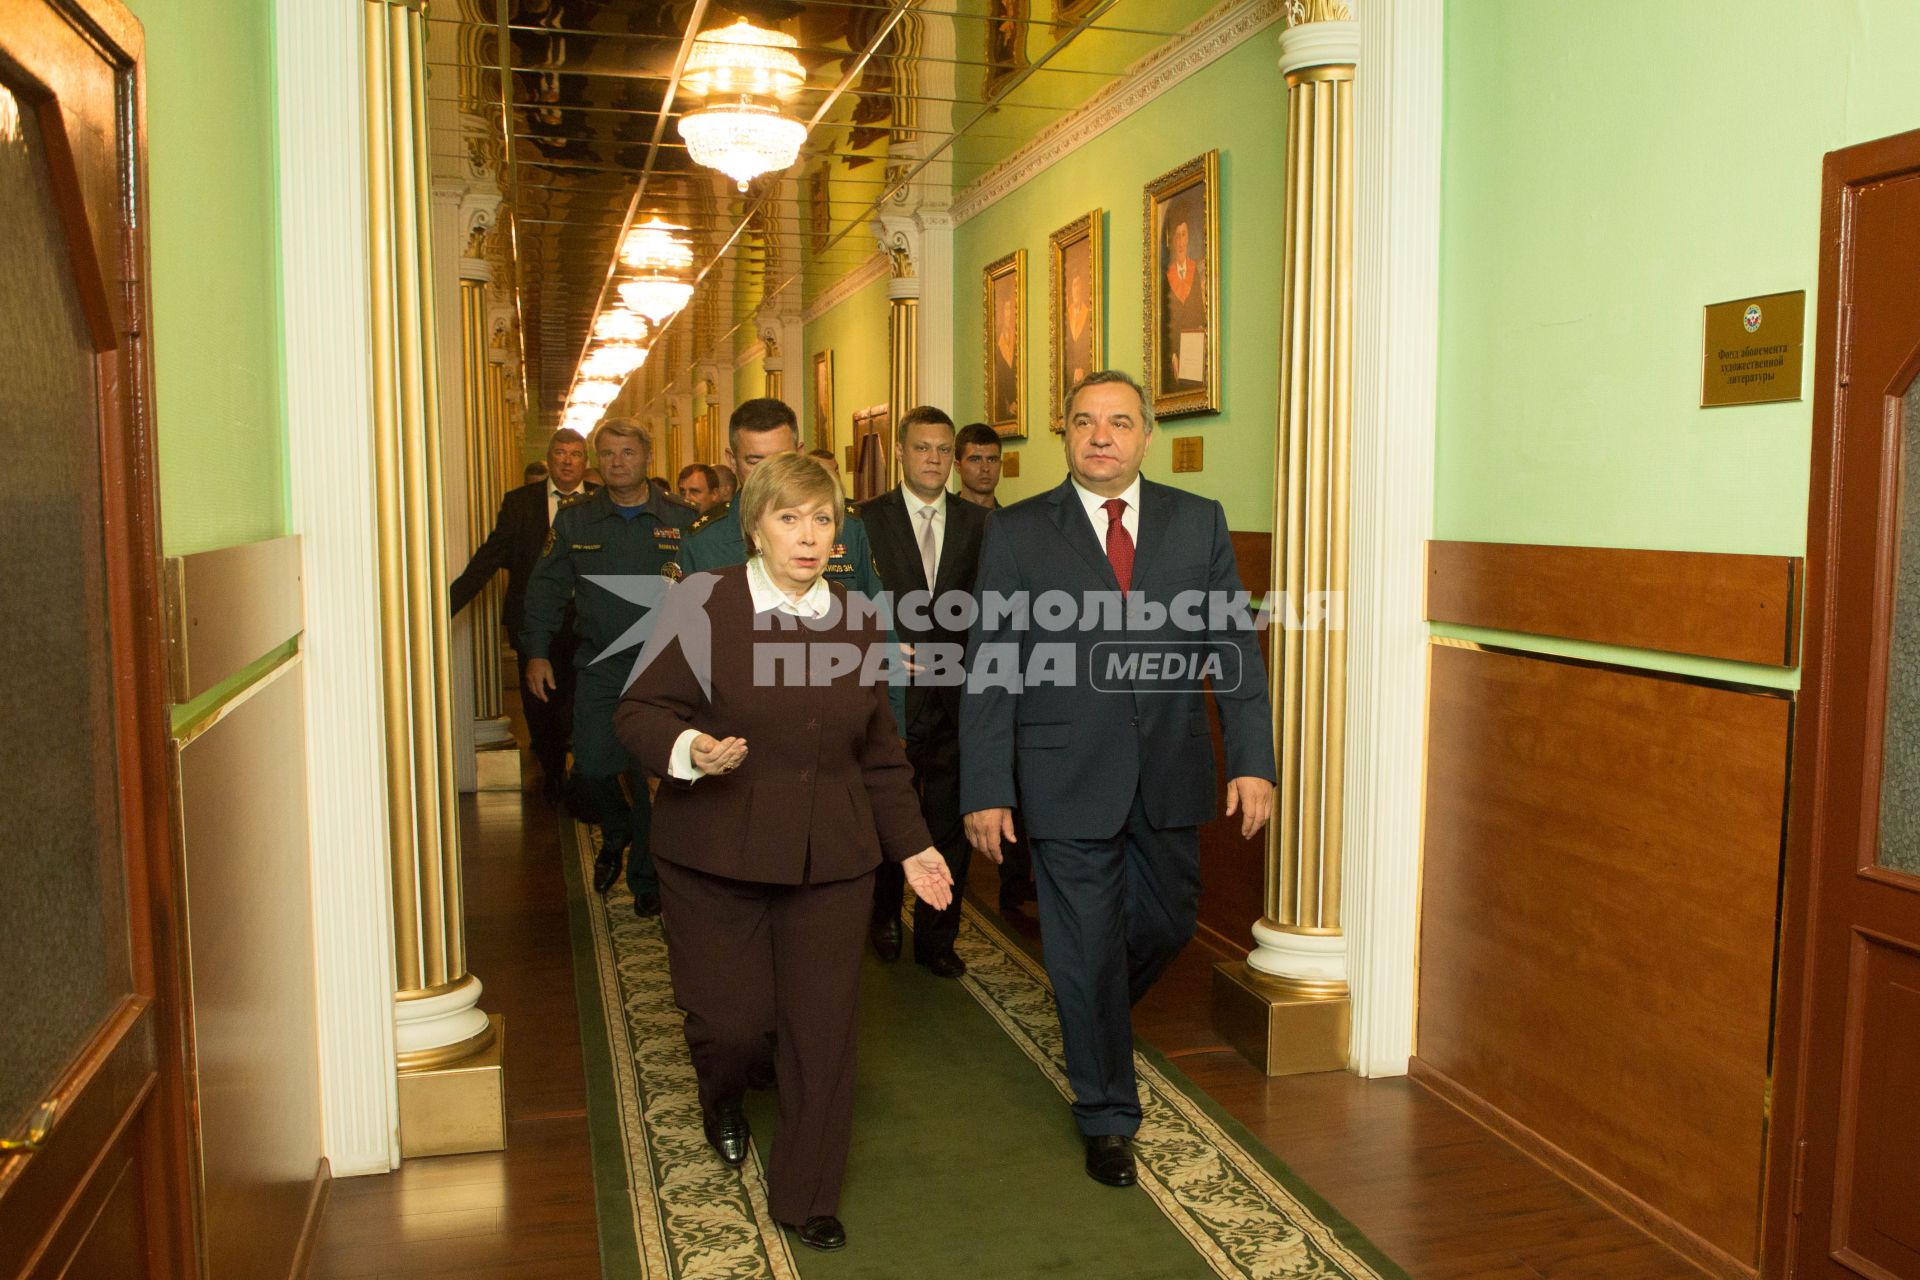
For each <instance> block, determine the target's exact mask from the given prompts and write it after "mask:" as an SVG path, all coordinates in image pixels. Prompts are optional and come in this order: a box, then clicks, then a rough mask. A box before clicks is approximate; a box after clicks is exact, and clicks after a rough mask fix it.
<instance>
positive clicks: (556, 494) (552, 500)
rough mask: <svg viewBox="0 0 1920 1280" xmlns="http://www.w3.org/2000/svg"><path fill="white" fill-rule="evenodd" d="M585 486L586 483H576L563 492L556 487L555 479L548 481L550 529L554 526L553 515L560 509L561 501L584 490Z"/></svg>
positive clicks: (548, 523) (548, 519)
mask: <svg viewBox="0 0 1920 1280" xmlns="http://www.w3.org/2000/svg"><path fill="white" fill-rule="evenodd" d="M585 488H586V486H585V485H575V486H574V487H573V488H571V489H569V490H567V491H566V492H565V493H562V492H561V491H560V490H558V489H556V488H555V487H554V485H553V481H551V480H549V481H547V527H548V528H549V529H551V528H552V527H553V515H554V513H555V512H556V511H558V510H560V504H561V502H563V501H564V500H566V499H568V498H571V497H573V496H575V495H576V494H579V493H581V492H583V491H584V490H585Z"/></svg>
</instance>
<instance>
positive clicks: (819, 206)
mask: <svg viewBox="0 0 1920 1280" xmlns="http://www.w3.org/2000/svg"><path fill="white" fill-rule="evenodd" d="M831 167H832V166H830V165H825V164H823V165H821V166H820V167H819V168H817V169H815V170H814V171H813V172H812V173H811V174H809V175H808V176H807V239H808V243H809V244H810V245H811V246H812V247H813V252H814V256H815V257H818V256H819V255H821V254H823V253H825V252H826V251H827V240H828V239H829V238H830V237H831V236H832V235H833V198H832V197H833V193H832V192H831V191H829V190H828V189H827V170H828V169H829V168H831Z"/></svg>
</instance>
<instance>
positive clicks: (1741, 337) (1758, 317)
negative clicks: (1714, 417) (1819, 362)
mask: <svg viewBox="0 0 1920 1280" xmlns="http://www.w3.org/2000/svg"><path fill="white" fill-rule="evenodd" d="M1806 321H1807V293H1806V290H1804V289H1800V290H1796V291H1795V292H1793V293H1770V294H1767V295H1766V296H1764V297H1759V298H1736V299H1734V300H1733V301H1732V302H1716V303H1714V304H1713V305H1711V306H1709V307H1708V308H1707V309H1706V322H1705V324H1704V325H1703V326H1702V329H1701V333H1702V338H1701V356H1700V407H1701V408H1702V409H1712V408H1716V407H1718V406H1720V405H1729V404H1771V403H1773V402H1774V401H1777V400H1798V399H1799V398H1800V377H1801V371H1802V365H1803V364H1804V362H1805V361H1804V357H1805V351H1804V345H1805V338H1806V329H1807V323H1806Z"/></svg>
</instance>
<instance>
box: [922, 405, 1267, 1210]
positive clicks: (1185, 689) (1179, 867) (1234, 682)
mask: <svg viewBox="0 0 1920 1280" xmlns="http://www.w3.org/2000/svg"><path fill="white" fill-rule="evenodd" d="M1152 438H1153V417H1152V412H1151V410H1150V408H1149V407H1148V405H1147V402H1146V397H1145V395H1144V394H1143V393H1142V392H1141V390H1140V386H1139V384H1138V383H1137V382H1135V381H1134V380H1133V379H1132V378H1130V377H1128V376H1127V375H1126V374H1123V373H1114V372H1100V373H1094V374H1089V375H1088V376H1087V377H1085V378H1083V379H1081V380H1080V382H1079V383H1078V384H1076V385H1075V387H1074V389H1073V391H1072V392H1071V393H1070V394H1069V395H1068V397H1067V403H1066V433H1065V444H1066V453H1067V470H1068V472H1069V475H1068V478H1067V480H1066V482H1065V483H1063V484H1061V485H1060V486H1058V487H1057V488H1055V489H1053V490H1051V491H1049V492H1047V493H1044V494H1040V495H1038V496H1036V497H1032V498H1028V499H1027V500H1026V501H1024V502H1019V503H1015V504H1014V505H1013V506H1011V507H1008V508H1006V509H1004V510H1001V511H998V512H995V513H994V515H993V517H992V518H991V519H990V520H989V521H988V522H987V533H986V538H985V541H984V543H983V544H982V547H981V550H980V577H979V582H978V585H977V590H978V592H979V595H980V598H981V600H982V605H983V608H982V613H981V617H980V621H979V622H978V623H976V625H975V626H974V629H973V635H972V643H971V646H970V650H969V653H968V656H967V666H968V673H969V681H968V685H967V689H966V695H965V697H964V698H963V699H962V702H961V715H960V750H961V755H960V764H961V773H960V808H961V811H962V812H963V813H964V814H965V815H966V818H965V822H966V830H967V837H968V839H969V840H970V841H971V842H972V844H973V847H974V848H976V849H978V850H980V851H981V852H982V853H984V854H986V856H988V857H989V858H992V859H994V860H995V861H996V862H997V861H999V858H1000V845H1001V842H1002V841H1003V840H1005V839H1008V838H1010V837H1011V836H1012V834H1013V822H1012V806H1013V805H1014V803H1015V798H1014V797H1015V788H1016V785H1017V787H1018V795H1019V804H1020V806H1021V812H1022V814H1023V816H1024V817H1025V819H1026V827H1027V836H1028V838H1029V840H1031V842H1032V845H1033V865H1034V872H1035V876H1036V879H1037V881H1038V885H1039V890H1040V895H1039V896H1040V936H1041V942H1042V944H1043V946H1044V948H1045V952H1046V965H1047V975H1048V977H1049V978H1051V979H1052V981H1053V990H1054V999H1055V1001H1056V1003H1057V1005H1058V1007H1059V1012H1060V1030H1061V1036H1062V1039H1063V1041H1064V1043H1065V1047H1066V1058H1067V1079H1068V1082H1069V1083H1070V1084H1071V1085H1072V1086H1073V1091H1074V1103H1073V1113H1074V1119H1075V1120H1076V1122H1077V1123H1078V1125H1079V1128H1080V1132H1081V1134H1082V1135H1083V1136H1084V1138H1085V1142H1086V1158H1087V1173H1088V1175H1089V1176H1091V1177H1092V1178H1094V1179H1095V1180H1096V1181H1099V1182H1103V1183H1106V1184H1108V1185H1110V1186H1131V1185H1133V1183H1134V1180H1135V1179H1134V1166H1133V1152H1132V1148H1131V1140H1132V1136H1133V1134H1134V1132H1135V1131H1136V1130H1137V1129H1138V1128H1139V1126H1140V1097H1139V1092H1138V1089H1137V1088H1136V1085H1135V1081H1134V1074H1133V1028H1132V1015H1131V1012H1130V1008H1131V1006H1132V1005H1133V1004H1134V1003H1137V1002H1138V1001H1139V1000H1140V998H1141V997H1142V996H1144V995H1145V994H1146V993H1147V989H1148V988H1149V987H1151V986H1152V985H1153V983H1154V981H1155V979H1157V978H1158V977H1159V976H1160V974H1161V973H1162V972H1163V971H1164V970H1165V969H1166V967H1167V965H1168V964H1169V963H1171V962H1172V960H1173V958H1174V956H1175V955H1177V954H1178V953H1179V951H1180V948H1181V947H1183V946H1184V945H1186V942H1187V939H1188V938H1190V937H1192V936H1193V929H1194V922H1195V914H1196V912H1197V910H1198V907H1199V901H1200V845H1199V830H1198V829H1199V827H1200V824H1201V823H1203V822H1207V821H1210V820H1211V819H1212V818H1213V817H1214V816H1215V810H1214V785H1215V780H1214V768H1213V742H1212V739H1211V735H1210V732H1209V727H1208V720H1207V707H1206V700H1205V697H1204V693H1203V688H1202V677H1204V679H1205V680H1207V681H1210V682H1211V683H1212V686H1213V692H1214V697H1215V700H1216V701H1217V702H1218V704H1219V707H1220V721H1221V725H1222V727H1223V728H1224V729H1225V732H1226V761H1227V773H1228V777H1229V779H1230V780H1229V781H1228V783H1227V813H1228V814H1229V815H1231V814H1236V813H1237V814H1239V815H1240V818H1241V824H1240V830H1241V834H1242V835H1243V836H1246V837H1247V838H1251V837H1252V836H1253V834H1254V833H1255V832H1257V831H1258V830H1259V829H1260V828H1261V826H1263V825H1265V823H1266V820H1267V817H1268V815H1269V814H1270V813H1271V812H1272V808H1273V778H1274V767H1273V719H1272V714H1271V711H1270V710H1269V708H1268V704H1267V687H1266V676H1265V674H1264V670H1263V668H1262V666H1261V662H1260V649H1259V645H1258V643H1257V641H1256V635H1255V631H1254V629H1253V621H1252V619H1251V618H1250V617H1248V615H1247V611H1246V608H1245V600H1244V596H1243V595H1242V596H1241V597H1240V599H1239V600H1238V601H1235V600H1234V596H1235V595H1236V593H1240V592H1241V591H1242V587H1241V582H1240V573H1239V569H1238V567H1237V566H1236V565H1235V563H1234V556H1233V543H1232V541H1231V540H1230V539H1229V537H1228V534H1227V520H1226V514H1225V512H1224V511H1223V510H1222V509H1221V506H1220V504H1219V503H1218V502H1214V501H1211V500H1209V499H1206V498H1202V497H1199V496H1197V495H1195V494H1190V493H1187V492H1185V491H1183V490H1180V489H1174V488H1171V487H1169V486H1167V485H1162V484H1155V483H1153V482H1152V481H1148V480H1143V479H1141V477H1140V464H1141V461H1142V460H1143V459H1144V458H1145V456H1146V452H1147V446H1148V444H1149V443H1150V442H1151V441H1152ZM1049 592H1053V593H1065V595H1066V596H1067V597H1070V598H1071V599H1072V600H1073V601H1074V602H1075V607H1076V608H1077V610H1078V616H1077V617H1075V618H1073V619H1071V620H1070V621H1069V622H1068V623H1067V625H1065V626H1060V625H1059V621H1060V619H1059V617H1058V615H1052V616H1051V617H1050V616H1049V612H1048V611H1046V610H1044V609H1043V602H1042V600H1041V597H1042V596H1043V595H1044V594H1045V593H1049ZM1008 598H1012V599H1019V598H1025V599H1026V600H1028V601H1029V602H1031V603H1032V604H1033V605H1034V609H1033V615H1032V623H1031V624H1030V625H1029V624H1026V623H1024V622H1023V621H1022V620H1020V619H1019V618H1018V617H1017V616H1014V617H1010V616H1009V615H1008V613H1007V612H1006V611H1005V610H999V609H996V608H995V607H994V602H995V600H996V599H1008ZM1059 598H1060V597H1059V596H1058V595H1056V596H1054V597H1053V599H1054V600H1055V601H1057V600H1058V599H1059ZM1195 601H1199V602H1200V603H1201V605H1202V607H1201V608H1200V609H1199V610H1198V611H1197V613H1196V612H1195V611H1194V610H1193V609H1192V608H1191V606H1192V604H1193V603H1194V602H1195ZM1116 606H1117V607H1116ZM1095 610H1097V611H1098V614H1097V616H1096V615H1095V614H1094V613H1093V612H1092V611H1095ZM1116 613H1118V614H1120V615H1121V616H1119V617H1115V616H1114V614H1116ZM1068 661H1070V662H1071V669H1070V670H1062V667H1063V665H1064V664H1066V663H1067V662H1068ZM1063 677H1064V678H1063Z"/></svg>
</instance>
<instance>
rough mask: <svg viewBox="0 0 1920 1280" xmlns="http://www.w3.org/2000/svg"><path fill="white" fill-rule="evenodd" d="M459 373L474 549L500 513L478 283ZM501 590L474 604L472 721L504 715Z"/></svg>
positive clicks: (469, 291)
mask: <svg viewBox="0 0 1920 1280" xmlns="http://www.w3.org/2000/svg"><path fill="white" fill-rule="evenodd" d="M460 369H461V374H462V378H461V381H462V385H463V386H464V387H465V388H466V432H467V532H468V534H469V536H470V537H471V538H472V545H473V546H476V547H477V546H479V545H480V544H481V542H483V541H485V539H486V536H487V534H488V532H489V531H490V526H491V525H492V522H493V516H494V512H496V511H497V510H499V507H500V495H499V492H498V490H499V476H500V458H499V431H498V424H497V422H496V420H495V408H494V394H493V387H492V385H491V383H492V375H491V370H492V361H491V360H489V359H488V345H487V282H486V280H484V279H481V278H474V277H468V278H464V279H462V280H461V281H460ZM500 590H501V588H500V583H499V575H497V574H496V575H495V576H494V581H492V582H489V583H488V584H487V586H486V590H484V591H482V592H481V593H480V596H479V598H478V599H477V600H475V601H474V608H475V610H476V612H475V613H474V615H473V628H472V641H473V718H474V719H475V720H494V719H497V718H499V717H500V716H501V715H502V714H503V711H504V708H503V707H502V705H501V703H502V699H501V696H500V688H501V686H500V626H499V621H498V619H499V617H500ZM515 763H516V764H517V763H518V761H516V762H515ZM515 781H516V783H517V782H518V779H517V778H516V779H515Z"/></svg>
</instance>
